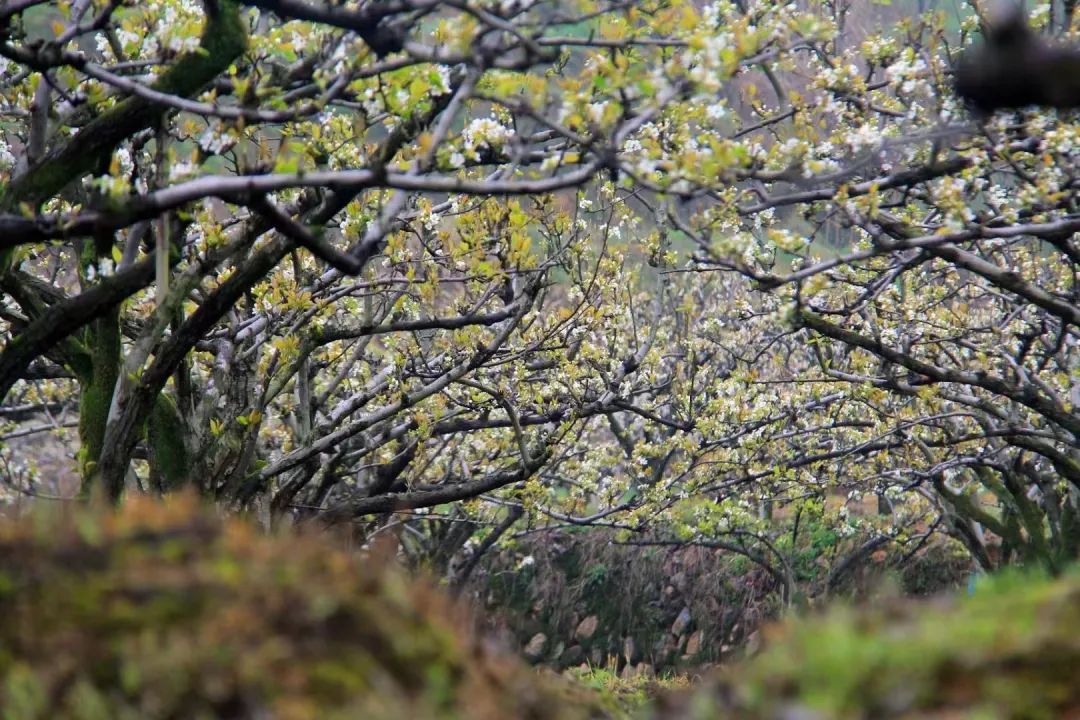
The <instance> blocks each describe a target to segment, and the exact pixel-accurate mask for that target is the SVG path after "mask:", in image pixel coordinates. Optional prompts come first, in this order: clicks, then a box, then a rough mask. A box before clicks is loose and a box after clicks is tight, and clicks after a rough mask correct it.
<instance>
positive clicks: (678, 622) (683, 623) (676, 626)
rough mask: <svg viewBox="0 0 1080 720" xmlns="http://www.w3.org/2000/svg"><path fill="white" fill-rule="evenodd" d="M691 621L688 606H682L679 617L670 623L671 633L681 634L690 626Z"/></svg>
mask: <svg viewBox="0 0 1080 720" xmlns="http://www.w3.org/2000/svg"><path fill="white" fill-rule="evenodd" d="M691 622H693V618H692V617H690V608H688V607H683V609H682V611H681V612H680V613H679V617H677V618H675V622H674V623H672V624H671V634H672V635H682V634H683V633H685V632H686V630H687V628H689V627H690V623H691Z"/></svg>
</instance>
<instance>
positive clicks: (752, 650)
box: [745, 630, 761, 655]
mask: <svg viewBox="0 0 1080 720" xmlns="http://www.w3.org/2000/svg"><path fill="white" fill-rule="evenodd" d="M745 647H746V654H747V655H757V654H758V653H759V652H761V633H760V632H758V631H757V630H755V631H754V632H752V633H750V637H748V638H746V646H745Z"/></svg>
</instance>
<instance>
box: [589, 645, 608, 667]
mask: <svg viewBox="0 0 1080 720" xmlns="http://www.w3.org/2000/svg"><path fill="white" fill-rule="evenodd" d="M589 662H590V663H592V665H593V667H603V666H604V651H603V650H602V649H601V648H598V647H594V648H593V649H592V650H590V651H589Z"/></svg>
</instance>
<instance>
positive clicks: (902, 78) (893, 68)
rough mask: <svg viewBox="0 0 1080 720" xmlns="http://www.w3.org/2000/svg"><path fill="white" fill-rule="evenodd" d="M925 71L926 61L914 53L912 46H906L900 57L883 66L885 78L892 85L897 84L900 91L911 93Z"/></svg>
mask: <svg viewBox="0 0 1080 720" xmlns="http://www.w3.org/2000/svg"><path fill="white" fill-rule="evenodd" d="M926 71H927V65H926V61H925V60H923V59H922V58H921V57H919V56H918V55H916V54H915V50H914V48H911V47H906V48H904V49H903V51H901V53H900V57H898V58H897V59H896V61H895V62H893V63H892V64H891V65H889V67H887V68H885V79H886V80H888V81H889V83H891V84H892V85H896V86H898V87H899V89H900V92H902V93H911V92H913V91H914V90H915V86H916V82H917V81H918V79H920V78H921V77H923V76H924V74H925V73H926Z"/></svg>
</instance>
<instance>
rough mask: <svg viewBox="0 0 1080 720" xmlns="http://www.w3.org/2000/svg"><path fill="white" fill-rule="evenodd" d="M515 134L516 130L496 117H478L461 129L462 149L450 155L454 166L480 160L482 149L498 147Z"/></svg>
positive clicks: (451, 163)
mask: <svg viewBox="0 0 1080 720" xmlns="http://www.w3.org/2000/svg"><path fill="white" fill-rule="evenodd" d="M513 136H514V131H513V130H511V129H510V128H508V127H506V126H505V125H503V124H502V123H500V122H499V121H498V120H496V119H495V118H476V119H475V120H473V121H472V122H470V123H469V124H468V125H467V126H465V129H464V130H462V131H461V143H462V144H461V150H459V151H457V152H454V153H452V154H451V155H450V165H451V166H452V167H462V166H463V165H464V164H465V161H466V160H479V159H480V152H479V151H480V150H482V149H485V148H487V149H492V150H494V149H497V148H501V147H502V146H504V145H505V144H506V143H507V142H509V141H510V139H511V138H512V137H513Z"/></svg>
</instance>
